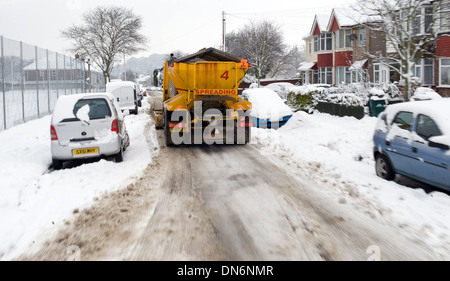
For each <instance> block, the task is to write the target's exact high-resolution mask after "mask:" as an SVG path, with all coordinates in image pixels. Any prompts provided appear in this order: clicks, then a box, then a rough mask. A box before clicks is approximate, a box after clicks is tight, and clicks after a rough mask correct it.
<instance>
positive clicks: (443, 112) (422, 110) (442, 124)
mask: <svg viewBox="0 0 450 281" xmlns="http://www.w3.org/2000/svg"><path fill="white" fill-rule="evenodd" d="M399 111H407V112H412V113H413V114H414V115H418V114H424V115H427V116H429V117H430V118H432V119H433V120H434V121H436V122H437V123H438V126H439V128H440V129H441V130H442V131H443V133H444V134H445V135H450V98H442V99H438V100H429V101H414V102H405V103H398V104H393V105H390V106H388V107H387V108H386V114H387V116H388V123H390V122H392V120H393V118H394V115H395V114H396V113H397V112H399Z"/></svg>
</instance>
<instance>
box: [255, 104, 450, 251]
mask: <svg viewBox="0 0 450 281" xmlns="http://www.w3.org/2000/svg"><path fill="white" fill-rule="evenodd" d="M376 120H377V119H376V118H373V117H365V118H364V119H362V120H357V119H355V118H353V117H343V118H339V117H335V116H331V115H328V114H321V113H316V114H312V115H309V114H306V113H304V112H297V113H296V114H295V115H294V116H293V117H292V118H291V120H290V121H289V122H288V124H287V125H286V126H284V127H282V128H280V129H279V130H276V131H275V130H263V129H254V130H253V131H252V134H253V136H252V137H253V139H252V141H253V144H254V145H256V146H257V147H258V148H259V149H260V150H261V151H262V152H263V153H264V154H265V155H267V156H269V157H270V156H274V157H275V156H277V157H280V158H282V159H284V160H285V163H286V164H287V167H288V165H290V166H293V167H295V170H297V171H298V172H299V173H300V174H302V175H303V176H304V177H305V178H308V179H309V181H310V182H312V183H313V184H314V185H316V186H317V187H318V188H320V189H321V190H322V191H323V192H325V193H326V194H327V195H329V196H332V197H334V200H337V201H338V202H339V203H340V204H342V205H350V206H352V207H353V208H354V209H355V210H357V211H358V212H360V213H364V214H366V215H367V216H368V217H369V218H372V219H374V220H376V221H378V222H381V223H383V224H386V225H390V226H393V227H395V228H398V229H399V230H405V229H407V230H408V231H410V232H411V233H413V234H414V235H415V236H416V237H417V239H418V240H420V241H422V242H425V243H426V244H427V245H429V246H430V247H431V248H432V249H433V250H434V251H435V254H436V255H437V256H440V257H441V258H442V259H446V260H448V259H450V254H449V253H450V246H449V245H450V231H449V227H450V225H449V222H450V196H449V195H448V192H443V191H441V190H437V189H434V188H432V187H430V186H427V185H424V184H421V183H418V182H415V181H413V180H410V179H407V178H403V177H399V176H397V179H396V181H395V182H388V181H385V180H383V179H381V178H379V177H377V176H376V173H375V162H374V159H373V152H372V151H373V147H372V146H373V142H372V138H373V134H374V129H375V126H376ZM398 183H402V184H398ZM404 184H406V185H404Z"/></svg>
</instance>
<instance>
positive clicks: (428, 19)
mask: <svg viewBox="0 0 450 281" xmlns="http://www.w3.org/2000/svg"><path fill="white" fill-rule="evenodd" d="M424 12H425V15H424V22H425V30H424V31H425V33H429V32H430V31H431V28H432V27H433V13H434V11H433V8H432V7H428V8H424Z"/></svg>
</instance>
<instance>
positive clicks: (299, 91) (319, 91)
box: [287, 85, 328, 113]
mask: <svg viewBox="0 0 450 281" xmlns="http://www.w3.org/2000/svg"><path fill="white" fill-rule="evenodd" d="M327 96H328V89H326V88H321V87H313V86H311V85H309V86H298V87H292V88H289V93H288V96H287V100H288V105H289V106H290V107H291V108H293V109H294V110H296V111H305V112H308V113H312V112H313V111H314V110H315V109H316V107H317V104H318V103H319V101H321V100H323V99H325V98H326V97H327Z"/></svg>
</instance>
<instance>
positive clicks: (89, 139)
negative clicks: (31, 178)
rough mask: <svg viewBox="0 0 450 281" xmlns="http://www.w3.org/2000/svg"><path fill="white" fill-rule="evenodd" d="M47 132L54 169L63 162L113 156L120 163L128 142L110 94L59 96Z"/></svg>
mask: <svg viewBox="0 0 450 281" xmlns="http://www.w3.org/2000/svg"><path fill="white" fill-rule="evenodd" d="M127 114H129V112H128V110H126V111H125V115H127ZM50 134H51V153H52V160H53V167H54V169H56V170H58V169H61V168H62V166H63V162H64V161H67V160H74V159H86V158H93V157H100V156H114V158H115V161H116V162H122V161H123V152H124V151H125V149H126V148H127V147H128V146H129V145H130V138H129V136H128V133H127V130H126V127H125V122H124V115H123V114H122V111H121V110H120V107H119V105H118V103H117V102H116V100H115V97H114V96H113V95H111V94H110V93H95V94H76V95H67V96H60V97H59V98H58V101H57V102H56V105H55V108H54V110H53V114H52V118H51V125H50Z"/></svg>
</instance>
